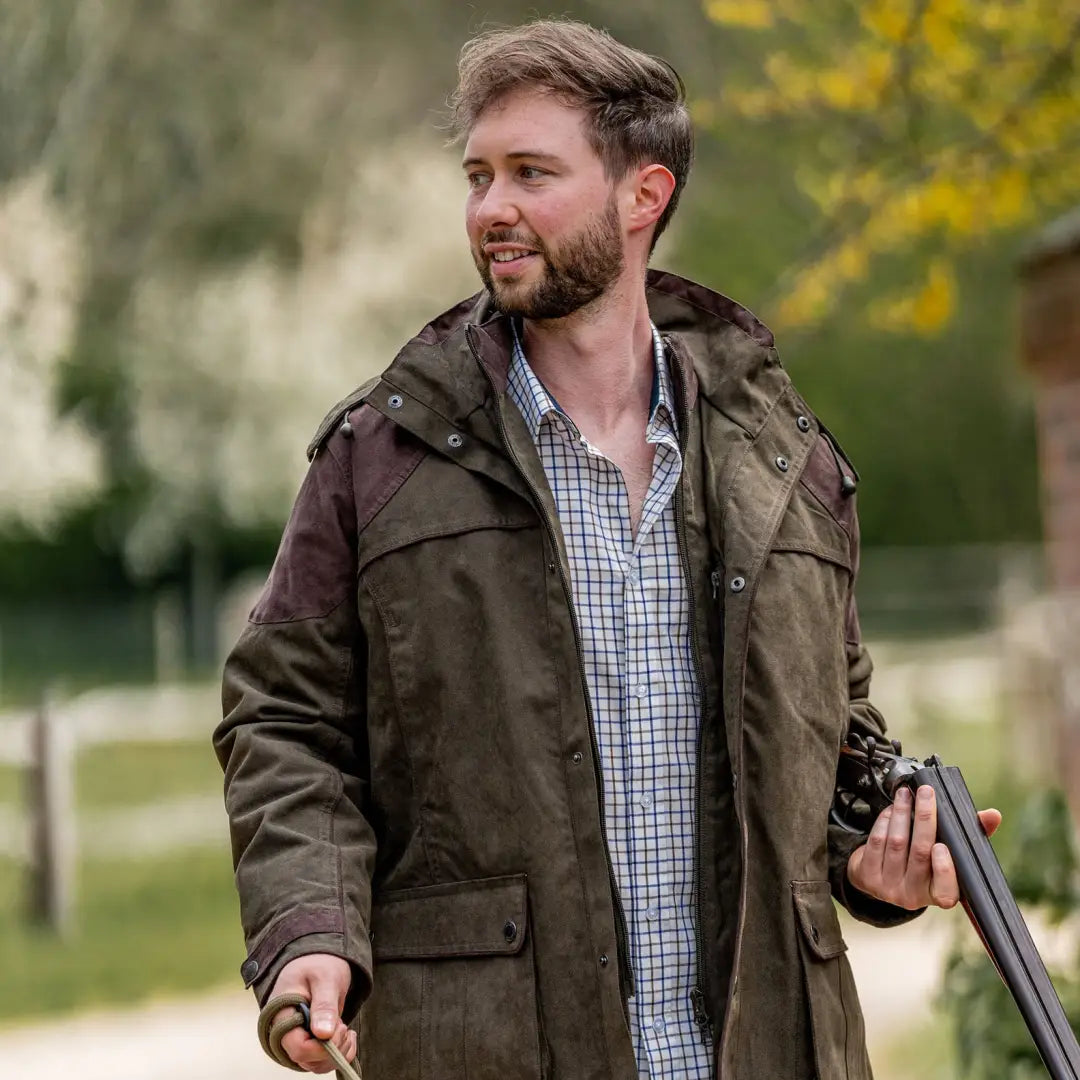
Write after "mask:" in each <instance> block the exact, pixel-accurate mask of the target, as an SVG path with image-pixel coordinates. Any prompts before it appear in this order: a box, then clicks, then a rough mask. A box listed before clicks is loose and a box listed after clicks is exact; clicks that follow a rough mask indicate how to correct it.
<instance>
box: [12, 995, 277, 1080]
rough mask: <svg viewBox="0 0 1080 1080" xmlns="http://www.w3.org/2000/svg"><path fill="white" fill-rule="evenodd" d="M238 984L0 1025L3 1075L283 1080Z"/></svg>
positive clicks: (53, 1079) (38, 1079)
mask: <svg viewBox="0 0 1080 1080" xmlns="http://www.w3.org/2000/svg"><path fill="white" fill-rule="evenodd" d="M256 1016H257V1012H256V1009H255V999H254V998H253V997H252V996H251V995H250V994H249V993H247V992H246V991H244V990H242V989H241V990H237V991H236V992H235V993H234V992H227V993H217V994H213V995H211V996H208V997H203V998H198V999H193V1000H184V1001H163V1002H156V1003H154V1004H152V1005H147V1006H143V1007H141V1008H138V1009H131V1010H115V1011H112V1010H110V1011H108V1012H93V1013H85V1014H82V1015H80V1016H77V1017H74V1018H65V1019H63V1020H60V1021H55V1022H52V1023H39V1024H34V1025H32V1026H29V1027H20V1028H14V1029H12V1028H6V1029H0V1075H2V1076H3V1077H4V1080H58V1078H59V1077H64V1076H73V1075H74V1076H78V1077H79V1080H285V1077H287V1076H291V1075H293V1074H291V1073H289V1072H288V1071H287V1070H285V1069H282V1068H281V1067H280V1066H278V1065H275V1064H274V1063H273V1062H272V1061H270V1060H269V1059H268V1058H266V1057H265V1056H264V1055H263V1052H262V1050H261V1049H260V1048H259V1043H258V1040H257V1039H256V1037H255V1018H256Z"/></svg>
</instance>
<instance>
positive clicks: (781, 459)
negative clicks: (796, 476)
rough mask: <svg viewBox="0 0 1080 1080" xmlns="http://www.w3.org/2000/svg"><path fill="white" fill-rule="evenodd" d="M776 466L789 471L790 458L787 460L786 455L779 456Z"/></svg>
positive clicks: (783, 470) (782, 470)
mask: <svg viewBox="0 0 1080 1080" xmlns="http://www.w3.org/2000/svg"><path fill="white" fill-rule="evenodd" d="M776 467H777V468H778V469H779V470H780V471H781V472H787V470H788V460H787V458H786V457H778V458H777V459H776Z"/></svg>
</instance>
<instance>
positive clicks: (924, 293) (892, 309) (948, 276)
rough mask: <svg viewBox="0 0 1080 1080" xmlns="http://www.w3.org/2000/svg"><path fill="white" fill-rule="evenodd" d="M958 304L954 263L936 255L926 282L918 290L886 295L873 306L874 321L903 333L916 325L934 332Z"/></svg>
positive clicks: (879, 327) (872, 315) (893, 330)
mask: <svg viewBox="0 0 1080 1080" xmlns="http://www.w3.org/2000/svg"><path fill="white" fill-rule="evenodd" d="M955 305H956V279H955V276H954V273H953V268H952V266H951V264H949V263H948V262H946V261H945V260H944V259H935V260H934V261H933V262H932V263H931V264H930V266H929V268H928V273H927V278H926V281H925V282H924V283H923V285H922V286H921V287H920V288H919V289H917V290H916V291H914V292H911V293H902V294H900V295H899V296H891V297H885V298H884V299H882V300H878V301H877V302H875V303H874V304H871V306H870V312H869V316H870V322H871V324H872V325H873V326H876V327H877V328H878V329H879V330H889V331H891V332H893V333H903V332H904V331H907V330H911V329H914V330H916V331H918V333H920V334H923V335H925V336H927V337H929V336H932V335H934V334H936V333H938V331H940V330H941V328H942V327H943V326H944V325H945V324H946V323H947V322H948V321H949V319H950V317H951V316H952V313H953V309H954V308H955Z"/></svg>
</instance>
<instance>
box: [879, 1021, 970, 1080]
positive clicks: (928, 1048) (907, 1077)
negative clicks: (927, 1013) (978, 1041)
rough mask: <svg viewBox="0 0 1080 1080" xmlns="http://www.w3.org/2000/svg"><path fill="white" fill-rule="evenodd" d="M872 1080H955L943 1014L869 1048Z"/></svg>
mask: <svg viewBox="0 0 1080 1080" xmlns="http://www.w3.org/2000/svg"><path fill="white" fill-rule="evenodd" d="M870 1049H871V1053H870V1058H871V1061H872V1063H873V1066H874V1076H875V1078H876V1080H956V1078H957V1076H958V1075H959V1073H958V1072H957V1064H956V1049H955V1046H954V1045H953V1033H952V1025H951V1024H950V1022H949V1019H948V1017H946V1016H945V1015H944V1014H943V1013H940V1012H935V1013H934V1014H933V1015H932V1017H931V1018H930V1019H929V1020H926V1021H924V1022H923V1023H920V1024H919V1025H917V1026H916V1027H913V1028H907V1029H906V1030H903V1031H900V1032H898V1033H897V1034H896V1036H895V1037H894V1038H892V1039H890V1040H889V1041H888V1042H886V1043H885V1044H884V1045H879V1046H874V1047H871V1048H870Z"/></svg>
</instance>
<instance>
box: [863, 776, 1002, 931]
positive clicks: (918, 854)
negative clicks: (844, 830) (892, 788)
mask: <svg viewBox="0 0 1080 1080" xmlns="http://www.w3.org/2000/svg"><path fill="white" fill-rule="evenodd" d="M979 821H980V823H981V824H982V827H983V831H984V832H985V833H986V835H987V836H993V835H994V832H995V831H996V829H997V827H998V826H999V825H1000V824H1001V814H1000V813H999V812H998V811H997V810H980V811H979ZM936 836H937V806H936V804H935V802H934V789H933V788H932V787H930V786H929V785H926V784H924V785H923V786H922V787H920V788H919V790H918V793H917V795H916V798H915V818H914V826H913V825H912V818H911V792H910V791H909V790H908V789H907V788H901V789H900V790H899V791H898V792H897V793H896V798H895V799H894V800H893V804H892V806H887V807H886V808H885V809H884V810H882V811H881V813H880V814H879V815H878V818H877V821H875V822H874V827H873V828H872V829H871V830H870V838H869V839H868V840H867V842H866V843H865V844H863V846H862V847H860V848H856V849H855V851H853V852H852V854H851V858H850V859H848V864H847V876H848V881H850V882H851V884H852V885H854V886H855V888H856V889H859V890H860V891H862V892H864V893H869V895H870V896H874V897H876V898H877V899H878V900H884V901H886V902H887V903H889V904H895V905H896V906H897V907H902V908H906V909H907V910H908V911H915V910H916V909H918V908H921V907H926V906H927V905H928V904H933V905H934V906H936V907H942V908H951V907H953V906H954V905H955V904H956V903H957V901H958V900H959V899H960V889H959V886H958V885H957V882H956V868H955V867H954V866H953V861H952V856H951V855H950V854H949V849H948V848H947V847H946V846H945V845H944V844H939V843H935V842H934V841H935V838H936Z"/></svg>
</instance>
